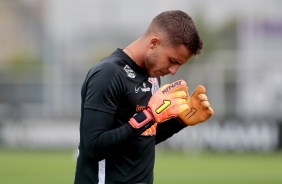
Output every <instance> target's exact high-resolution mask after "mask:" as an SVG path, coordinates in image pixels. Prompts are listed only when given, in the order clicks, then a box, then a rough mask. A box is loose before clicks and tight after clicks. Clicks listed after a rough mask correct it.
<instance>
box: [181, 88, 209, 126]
mask: <svg viewBox="0 0 282 184" xmlns="http://www.w3.org/2000/svg"><path fill="white" fill-rule="evenodd" d="M205 92H206V89H205V87H204V86H202V85H198V86H197V88H196V90H195V91H194V92H193V94H192V95H191V96H190V97H188V105H189V107H190V108H189V109H188V110H186V111H184V112H182V113H180V115H179V117H180V119H181V120H182V121H183V123H185V124H186V125H190V126H193V125H196V124H198V123H201V122H205V121H207V120H208V119H209V118H210V117H211V116H212V115H213V113H214V111H213V109H212V108H211V107H210V103H209V101H208V97H207V96H206V95H205V94H204V93H205Z"/></svg>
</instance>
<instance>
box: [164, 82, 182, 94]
mask: <svg viewBox="0 0 282 184" xmlns="http://www.w3.org/2000/svg"><path fill="white" fill-rule="evenodd" d="M180 85H181V81H176V82H175V83H172V84H171V85H170V86H168V87H167V88H165V89H164V90H163V91H162V93H163V94H165V93H166V92H168V91H169V90H170V89H171V88H175V87H176V86H180Z"/></svg>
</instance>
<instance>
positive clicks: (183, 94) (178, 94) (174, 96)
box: [165, 91, 188, 99]
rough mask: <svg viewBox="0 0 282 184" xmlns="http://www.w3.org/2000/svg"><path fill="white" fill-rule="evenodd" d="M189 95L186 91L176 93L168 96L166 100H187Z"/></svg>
mask: <svg viewBox="0 0 282 184" xmlns="http://www.w3.org/2000/svg"><path fill="white" fill-rule="evenodd" d="M187 97H188V95H187V93H186V92H185V91H176V92H173V93H171V94H168V95H167V96H166V97H165V98H166V99H176V98H183V99H187Z"/></svg>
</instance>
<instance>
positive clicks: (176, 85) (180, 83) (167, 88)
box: [160, 80, 187, 94]
mask: <svg viewBox="0 0 282 184" xmlns="http://www.w3.org/2000/svg"><path fill="white" fill-rule="evenodd" d="M182 87H187V86H186V82H185V81H184V80H177V81H175V82H173V83H171V84H165V85H164V86H162V87H161V88H160V91H162V93H163V94H167V93H171V92H174V91H178V90H180V89H181V88H182Z"/></svg>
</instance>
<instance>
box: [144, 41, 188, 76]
mask: <svg viewBox="0 0 282 184" xmlns="http://www.w3.org/2000/svg"><path fill="white" fill-rule="evenodd" d="M191 56H192V54H190V52H189V50H188V49H187V48H186V47H185V46H184V45H180V46H178V47H172V46H163V45H161V44H159V42H157V43H152V45H150V49H149V51H148V52H147V54H146V57H145V67H146V70H147V71H148V73H149V75H150V76H151V77H158V76H165V75H168V74H171V75H174V74H176V72H177V70H178V69H179V67H180V66H181V65H183V64H185V63H186V62H187V61H188V60H189V59H190V58H191Z"/></svg>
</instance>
